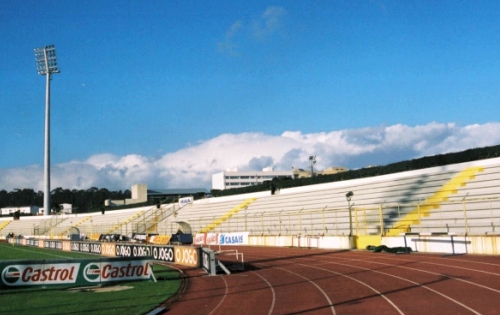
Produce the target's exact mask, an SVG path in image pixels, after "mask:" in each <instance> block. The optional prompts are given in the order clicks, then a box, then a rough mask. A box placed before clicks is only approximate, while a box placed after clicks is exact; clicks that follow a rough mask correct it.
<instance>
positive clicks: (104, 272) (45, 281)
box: [0, 257, 154, 288]
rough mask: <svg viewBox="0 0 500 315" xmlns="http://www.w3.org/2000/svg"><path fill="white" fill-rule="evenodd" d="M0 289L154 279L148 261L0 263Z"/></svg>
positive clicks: (62, 260) (88, 260)
mask: <svg viewBox="0 0 500 315" xmlns="http://www.w3.org/2000/svg"><path fill="white" fill-rule="evenodd" d="M0 279H1V281H0V287H4V288H9V287H10V288H12V287H23V286H38V285H42V286H50V285H65V286H67V285H70V286H80V285H96V284H100V283H108V282H116V281H135V280H151V279H154V275H153V268H152V265H151V259H149V258H147V257H146V258H145V257H138V258H133V257H132V258H101V259H99V258H96V259H57V260H11V261H8V260H7V261H2V262H0Z"/></svg>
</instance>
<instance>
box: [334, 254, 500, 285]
mask: <svg viewBox="0 0 500 315" xmlns="http://www.w3.org/2000/svg"><path fill="white" fill-rule="evenodd" d="M348 260H350V259H348ZM355 260H356V261H360V260H359V259H355ZM364 262H368V263H372V264H378V265H383V266H389V267H397V268H402V269H409V270H414V271H419V272H423V273H428V274H431V275H436V276H440V277H446V278H449V279H452V280H457V281H462V282H465V283H467V284H470V285H473V286H477V287H480V288H483V289H486V290H490V291H493V292H496V293H500V290H497V289H494V288H491V287H487V286H485V285H482V284H479V283H476V282H472V281H469V280H464V279H461V278H456V277H453V276H450V275H446V274H442V273H437V272H432V271H427V270H422V269H418V268H413V267H406V266H400V265H391V264H386V263H383V262H377V261H368V260H364ZM329 263H330V262H325V263H324V264H329Z"/></svg>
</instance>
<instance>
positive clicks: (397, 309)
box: [297, 263, 404, 315]
mask: <svg viewBox="0 0 500 315" xmlns="http://www.w3.org/2000/svg"><path fill="white" fill-rule="evenodd" d="M297 265H301V266H305V267H309V268H314V269H319V270H323V271H326V272H330V273H333V274H336V275H339V276H342V277H346V278H348V279H350V280H352V281H356V282H358V283H360V284H361V285H364V286H365V287H367V288H369V289H370V290H372V291H373V292H375V293H377V294H378V295H379V296H380V297H382V298H384V299H385V300H386V301H387V302H388V303H389V304H391V305H392V307H394V309H396V311H398V313H399V314H401V315H404V313H403V312H402V311H401V310H400V309H399V308H398V307H397V306H396V304H394V303H393V302H392V301H391V299H389V298H388V297H387V296H385V295H384V294H383V293H382V292H380V291H378V290H377V289H375V288H374V287H372V286H370V285H369V284H367V283H364V282H363V281H361V280H358V279H355V278H353V277H350V276H348V275H344V274H342V273H339V272H335V271H333V270H328V269H325V268H320V267H314V266H311V265H305V264H299V263H298V264H297Z"/></svg>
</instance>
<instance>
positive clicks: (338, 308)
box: [165, 246, 500, 315]
mask: <svg viewBox="0 0 500 315" xmlns="http://www.w3.org/2000/svg"><path fill="white" fill-rule="evenodd" d="M223 249H236V250H238V252H240V253H243V255H244V260H245V265H246V270H245V271H243V272H237V273H232V274H231V275H220V276H208V275H207V274H206V273H205V272H204V271H202V270H199V269H198V270H196V269H187V270H185V273H186V276H187V286H186V290H185V291H184V293H183V294H181V295H180V296H179V297H178V299H177V301H176V302H174V303H173V304H171V305H170V309H169V310H168V311H167V312H166V313H165V314H169V315H171V314H172V315H173V314H179V315H181V314H182V315H184V314H189V315H195V314H241V315H246V314H252V315H253V314H338V315H344V314H357V315H359V314H367V315H370V314H389V315H391V314H405V315H411V314H425V315H433V314H450V315H452V314H453V315H455V314H500V306H499V305H498V304H499V302H500V257H499V256H472V255H456V256H451V255H445V256H443V255H435V254H423V253H411V254H407V255H406V254H403V255H395V254H388V253H372V252H368V251H333V250H318V249H297V248H276V247H249V246H247V247H226V248H223ZM218 259H220V260H221V261H223V262H224V263H225V264H231V263H232V262H234V261H235V256H227V255H226V256H223V255H219V256H218Z"/></svg>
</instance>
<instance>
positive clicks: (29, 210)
mask: <svg viewBox="0 0 500 315" xmlns="http://www.w3.org/2000/svg"><path fill="white" fill-rule="evenodd" d="M18 210H19V213H23V214H38V211H39V207H37V206H24V207H5V208H1V209H0V212H1V214H2V215H10V214H12V213H15V212H16V211H18Z"/></svg>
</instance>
